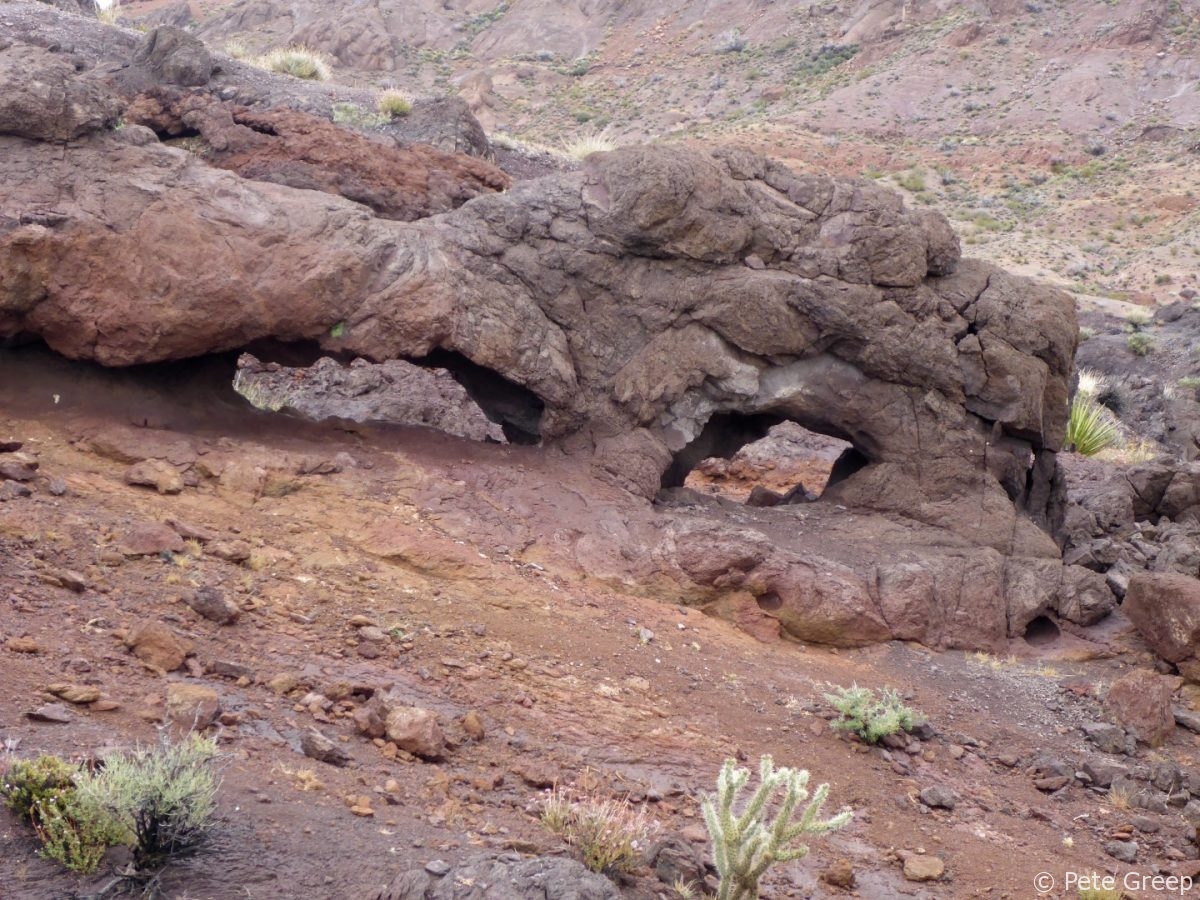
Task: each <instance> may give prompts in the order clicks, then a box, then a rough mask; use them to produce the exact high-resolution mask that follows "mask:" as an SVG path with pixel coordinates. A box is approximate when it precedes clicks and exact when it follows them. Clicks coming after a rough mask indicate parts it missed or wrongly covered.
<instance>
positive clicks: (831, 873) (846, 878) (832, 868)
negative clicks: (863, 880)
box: [821, 858, 854, 890]
mask: <svg viewBox="0 0 1200 900" xmlns="http://www.w3.org/2000/svg"><path fill="white" fill-rule="evenodd" d="M821 880H822V881H823V882H825V883H826V884H829V885H832V886H833V887H839V888H844V889H846V890H849V889H850V888H852V887H854V867H853V866H852V865H850V860H848V859H845V858H842V859H837V860H834V861H833V862H832V863H831V864H830V865H829V866H828V867H827V868H826V869H825V871H824V872H822V873H821Z"/></svg>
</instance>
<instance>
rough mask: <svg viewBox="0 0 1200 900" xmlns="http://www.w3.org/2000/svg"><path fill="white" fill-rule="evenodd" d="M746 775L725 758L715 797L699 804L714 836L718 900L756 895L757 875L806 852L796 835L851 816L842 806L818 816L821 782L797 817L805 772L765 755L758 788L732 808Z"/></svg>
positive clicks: (825, 829)
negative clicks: (831, 814)
mask: <svg viewBox="0 0 1200 900" xmlns="http://www.w3.org/2000/svg"><path fill="white" fill-rule="evenodd" d="M749 779H750V770H749V769H739V768H738V767H737V763H736V762H734V760H732V759H727V760H725V765H724V766H722V767H721V774H720V775H719V776H717V795H716V797H715V798H714V797H705V798H704V800H703V801H702V803H701V807H702V809H703V810H704V822H705V824H706V825H707V826H708V833H709V835H710V836H711V837H712V842H713V862H714V864H715V865H716V867H717V874H718V875H719V876H720V878H721V884H720V887H719V888H718V889H717V900H746V898H755V897H757V896H758V882H759V879H761V878H762V876H763V875H764V874H765V873H766V871H767V869H769V868H770V867H771V866H772V865H774V864H775V863H777V862H787V861H788V860H793V859H800V858H801V857H803V856H806V855H807V854H808V846H807V845H806V844H801V843H799V842H798V840H799V838H801V837H803V836H805V835H811V836H813V837H820V836H821V835H823V834H828V833H829V832H831V831H836V830H837V829H839V828H844V827H845V826H846V824H847V823H848V822H849V821H850V819H851V817H852V816H853V813H851V812H850V810H843V811H842V812H840V813H838V814H837V815H836V816H834V817H833V818H830V819H821V818H819V817H820V815H821V807H822V806H824V805H825V798H826V797H827V796H828V795H829V785H828V784H823V785H821V786H820V787H818V788H817V789H816V791H815V792H814V793H813V797H812V800H809V802H808V804H807V805H806V806H805V807H804V811H803V812H802V813H801V814H800V816H799V818H795V816H794V814H795V813H796V809H797V807H798V806H799V805H800V804H801V803H803V802H804V801H805V800H808V779H809V774H808V771H807V770H805V769H789V768H786V767H785V768H780V769H776V768H775V761H774V760H773V759H772V758H771V757H770V756H769V755H767V756H764V757H762V759H761V761H760V763H759V782H760V783H759V786H758V789H757V790H756V791H755V792H754V794H753V796H752V797H751V798H750V802H749V803H747V804H746V808H745V809H744V810H743V811H742V812H740V813H739V812H736V811H735V810H734V808H733V807H734V804H735V802H736V801H737V799H738V796H739V795H740V794H741V792H742V789H743V788H744V787H745V786H746V783H747V782H748V781H749ZM780 793H782V795H783V796H782V800H781V801H780V802H779V805H778V809H776V811H775V817H774V819H773V820H772V821H771V822H770V823H768V822H767V815H768V814H769V810H768V807H769V806H772V805H773V804H772V803H771V801H772V798H774V797H775V796H776V795H777V794H780Z"/></svg>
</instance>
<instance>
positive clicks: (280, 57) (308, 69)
mask: <svg viewBox="0 0 1200 900" xmlns="http://www.w3.org/2000/svg"><path fill="white" fill-rule="evenodd" d="M248 62H250V63H251V64H252V65H255V66H258V68H260V69H267V70H269V71H271V72H278V73H279V74H281V75H291V76H292V77H293V78H303V79H305V80H308V81H328V80H329V79H330V78H332V77H333V66H332V65H331V64H330V62H329V58H328V57H327V56H325V54H323V53H318V52H317V51H316V50H310V49H308V48H307V47H299V46H296V47H284V48H282V49H277V50H271V51H269V52H267V53H264V54H263V55H262V56H258V57H255V58H254V59H252V60H248Z"/></svg>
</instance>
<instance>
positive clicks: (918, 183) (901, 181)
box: [896, 169, 925, 194]
mask: <svg viewBox="0 0 1200 900" xmlns="http://www.w3.org/2000/svg"><path fill="white" fill-rule="evenodd" d="M896 184H898V185H900V187H902V188H904V189H905V190H906V191H912V192H913V193H914V194H919V193H921V192H922V191H924V190H925V176H924V175H923V174H922V173H920V172H918V171H917V170H916V169H913V170H912V171H911V172H906V173H905V174H903V175H898V176H897V177H896Z"/></svg>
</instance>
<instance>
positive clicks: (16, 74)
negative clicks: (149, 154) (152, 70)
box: [0, 42, 121, 141]
mask: <svg viewBox="0 0 1200 900" xmlns="http://www.w3.org/2000/svg"><path fill="white" fill-rule="evenodd" d="M5 43H7V42H5ZM120 111H121V104H120V101H119V100H118V99H117V97H116V96H115V95H114V94H113V92H112V91H111V90H110V89H109V88H108V87H106V86H105V85H104V84H103V83H101V82H100V81H98V80H97V79H95V78H90V77H80V75H79V73H78V72H77V71H76V70H75V67H74V66H73V65H72V64H71V62H70V60H68V59H65V58H63V57H62V56H61V55H56V54H53V53H50V52H48V51H46V50H42V49H41V48H39V47H34V46H30V45H28V44H12V45H9V46H8V47H5V46H4V44H0V134H7V135H13V136H15V137H22V138H30V139H32V140H37V141H69V140H73V139H74V138H78V137H82V136H83V135H85V134H90V133H91V132H93V131H98V130H99V129H101V128H106V127H108V126H110V125H112V124H113V123H114V122H116V120H117V116H118V115H119V114H120Z"/></svg>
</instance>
